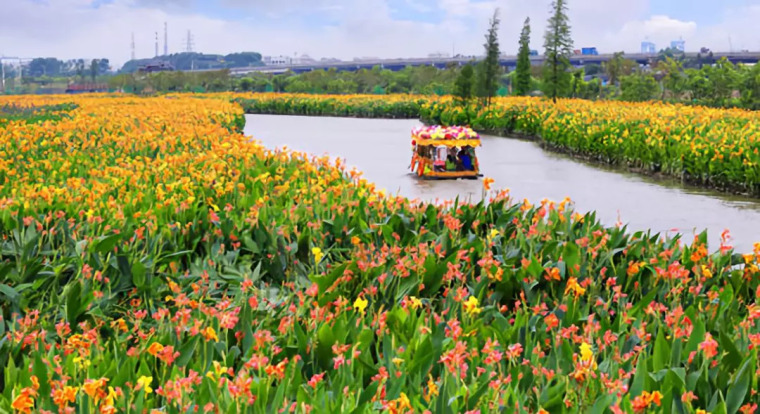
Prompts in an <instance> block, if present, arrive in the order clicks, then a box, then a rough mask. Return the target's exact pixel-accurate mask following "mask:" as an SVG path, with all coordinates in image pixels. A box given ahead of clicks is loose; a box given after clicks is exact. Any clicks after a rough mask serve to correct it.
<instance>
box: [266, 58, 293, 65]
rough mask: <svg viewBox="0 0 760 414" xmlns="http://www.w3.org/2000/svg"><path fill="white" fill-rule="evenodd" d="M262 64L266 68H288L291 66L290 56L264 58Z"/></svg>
mask: <svg viewBox="0 0 760 414" xmlns="http://www.w3.org/2000/svg"><path fill="white" fill-rule="evenodd" d="M264 64H265V65H267V66H288V65H291V64H293V58H291V57H290V56H264Z"/></svg>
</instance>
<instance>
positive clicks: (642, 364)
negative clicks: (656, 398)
mask: <svg viewBox="0 0 760 414" xmlns="http://www.w3.org/2000/svg"><path fill="white" fill-rule="evenodd" d="M647 375H649V372H648V370H647V363H646V358H645V356H644V354H640V356H639V361H638V364H636V373H635V374H633V382H632V383H631V391H630V392H629V394H630V395H631V397H637V396H639V395H640V394H641V393H642V392H643V391H644V386H645V385H646V377H647Z"/></svg>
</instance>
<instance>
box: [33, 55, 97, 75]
mask: <svg viewBox="0 0 760 414" xmlns="http://www.w3.org/2000/svg"><path fill="white" fill-rule="evenodd" d="M92 71H94V72H95V74H96V76H97V75H98V74H105V73H108V72H110V71H111V63H110V62H109V60H108V59H106V58H103V59H93V60H91V61H86V60H84V59H71V60H67V61H63V60H58V59H56V58H36V59H32V61H31V62H29V66H28V68H27V69H26V71H25V72H24V73H23V76H27V77H32V78H38V77H43V76H47V77H50V78H55V77H65V76H82V75H88V74H89V72H92Z"/></svg>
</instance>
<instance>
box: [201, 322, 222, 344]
mask: <svg viewBox="0 0 760 414" xmlns="http://www.w3.org/2000/svg"><path fill="white" fill-rule="evenodd" d="M201 333H202V334H203V338H205V339H206V340H207V341H214V342H219V337H218V336H217V335H216V331H215V330H214V328H212V327H210V326H209V327H207V328H206V329H204V330H203V331H201Z"/></svg>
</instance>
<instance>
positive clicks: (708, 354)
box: [699, 332, 718, 359]
mask: <svg viewBox="0 0 760 414" xmlns="http://www.w3.org/2000/svg"><path fill="white" fill-rule="evenodd" d="M699 349H700V350H701V351H704V353H705V358H707V359H711V358H712V357H714V356H716V355H718V342H717V341H716V340H715V339H713V337H712V335H711V334H710V332H707V333H705V340H704V341H702V343H700V344H699Z"/></svg>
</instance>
